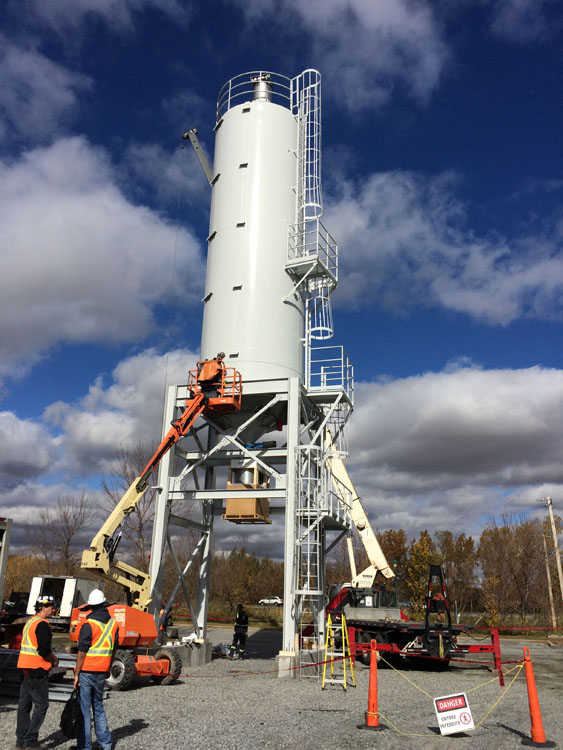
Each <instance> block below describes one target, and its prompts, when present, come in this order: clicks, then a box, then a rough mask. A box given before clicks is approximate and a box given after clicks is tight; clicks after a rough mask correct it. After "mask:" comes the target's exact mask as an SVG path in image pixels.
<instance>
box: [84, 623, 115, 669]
mask: <svg viewBox="0 0 563 750" xmlns="http://www.w3.org/2000/svg"><path fill="white" fill-rule="evenodd" d="M86 622H87V623H88V625H90V627H91V628H92V645H91V646H90V648H89V649H88V651H87V652H86V657H85V658H84V664H83V665H82V669H83V670H85V671H86V672H109V668H110V666H111V656H112V654H113V644H114V642H115V633H116V630H117V623H116V621H115V620H114V619H113V618H112V617H111V618H110V619H109V621H108V622H106V623H105V624H103V623H101V622H98V621H97V620H90V619H87V620H86ZM94 625H95V626H96V628H98V635H97V636H96V635H95V628H94Z"/></svg>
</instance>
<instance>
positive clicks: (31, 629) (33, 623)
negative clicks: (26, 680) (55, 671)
mask: <svg viewBox="0 0 563 750" xmlns="http://www.w3.org/2000/svg"><path fill="white" fill-rule="evenodd" d="M40 622H47V620H45V619H44V618H43V617H39V616H38V615H35V616H34V617H32V618H30V619H29V620H28V621H27V622H26V623H25V627H24V629H23V633H22V642H21V649H20V655H19V656H18V667H19V668H20V669H46V670H47V671H49V670H50V669H51V667H52V666H53V665H52V664H51V662H50V661H47V659H44V658H43V657H42V656H41V655H40V654H39V651H38V650H37V634H36V632H35V631H36V630H37V626H38V625H39V623H40ZM47 625H49V623H48V622H47ZM49 627H51V626H50V625H49Z"/></svg>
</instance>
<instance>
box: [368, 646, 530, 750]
mask: <svg viewBox="0 0 563 750" xmlns="http://www.w3.org/2000/svg"><path fill="white" fill-rule="evenodd" d="M381 660H382V661H383V662H385V664H387V666H389V667H391V669H393V670H395V672H397V673H398V674H400V675H401V677H402V678H403V679H404V680H406V681H407V682H408V683H410V684H411V685H412V686H413V687H414V688H416V689H417V690H419V691H420V692H421V693H423V694H424V695H426V696H427V697H428V698H430V700H431V701H432V702H434V696H432V695H430V693H427V692H426V690H424V689H423V688H421V687H420V686H419V685H417V684H416V683H415V682H414V681H413V680H411V679H410V678H409V677H407V676H406V675H405V674H404V673H403V672H401V670H400V669H397V668H396V667H394V666H393V664H390V663H389V662H388V661H387V660H386V659H385V658H384V657H383V655H381ZM504 663H507V662H504ZM511 663H514V662H511ZM523 667H524V662H523V661H522V660H520V661H519V662H518V663H516V666H514V667H512V669H509V670H508V672H505V674H506V675H509V674H510V673H511V672H514V671H516V674H515V675H514V677H513V678H512V680H511V681H510V683H509V684H508V685H507V686H506V687H505V688H504V690H503V691H502V693H501V695H500V697H499V698H498V699H497V700H496V701H495V702H494V703H493V705H492V706H491V707H490V709H489V710H488V711H487V712H486V714H485V715H484V716H483V717H482V718H481V719H480V721H478V722H477V723H476V724H475V729H477V727H479V726H481V724H482V723H483V722H484V721H485V719H486V718H487V717H488V716H490V715H491V713H492V712H493V711H494V710H495V708H496V707H497V706H498V705H499V703H500V702H501V701H502V700H503V698H504V696H505V695H506V693H507V692H508V691H509V690H510V688H511V687H512V686H513V685H514V682H515V681H516V679H517V678H518V677H519V675H520V673H521V672H522V669H523ZM496 680H497V677H493V678H492V679H490V680H487V681H486V682H483V683H482V684H481V685H476V686H475V687H473V688H470V689H469V690H466V691H465V692H466V693H471V692H473V691H475V690H479V689H480V688H483V687H485V686H486V685H489V684H490V683H491V682H496ZM376 715H377V716H379V717H380V718H381V719H383V720H384V721H385V722H387V724H389V726H390V727H391V728H392V729H394V730H395V732H397V734H400V735H402V736H403V737H435V736H436V735H434V734H432V735H430V734H428V733H427V734H417V733H411V732H403V731H401V730H400V729H399V728H398V727H397V726H395V724H393V722H392V721H391V720H390V719H389V718H388V717H387V716H384V715H383V714H382V713H381V712H380V711H378V712H377V714H376Z"/></svg>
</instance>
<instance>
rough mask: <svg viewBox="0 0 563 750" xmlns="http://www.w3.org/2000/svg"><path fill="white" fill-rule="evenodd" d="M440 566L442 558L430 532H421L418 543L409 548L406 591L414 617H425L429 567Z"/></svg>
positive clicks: (413, 542)
mask: <svg viewBox="0 0 563 750" xmlns="http://www.w3.org/2000/svg"><path fill="white" fill-rule="evenodd" d="M431 563H433V564H440V563H441V558H440V555H439V553H438V550H437V549H436V546H435V544H434V542H433V541H432V537H431V536H430V534H429V533H428V531H426V530H424V531H421V532H420V536H419V538H418V541H415V540H414V539H413V540H412V542H411V544H410V546H409V562H408V565H407V577H406V589H407V593H408V595H409V599H410V601H411V612H412V617H413V619H415V620H420V619H422V618H423V617H424V605H425V602H426V590H427V586H428V568H429V565H430V564H431Z"/></svg>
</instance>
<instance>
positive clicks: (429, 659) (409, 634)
mask: <svg viewBox="0 0 563 750" xmlns="http://www.w3.org/2000/svg"><path fill="white" fill-rule="evenodd" d="M444 591H445V589H444ZM395 605H396V596H395V592H393V591H386V590H385V589H384V588H378V587H373V588H368V589H360V588H351V587H348V586H343V587H342V588H340V590H339V591H338V592H336V593H335V594H334V595H333V597H332V599H331V601H330V603H329V604H328V605H327V614H330V615H331V617H332V618H333V619H334V618H338V617H341V616H342V615H344V616H345V619H346V627H347V630H348V638H349V642H350V652H351V654H352V656H353V657H354V658H357V659H359V660H360V661H362V662H363V663H365V664H368V663H369V659H370V654H369V652H370V650H371V642H372V641H376V644H377V651H380V652H385V653H386V658H387V660H388V661H389V663H390V664H391V665H392V666H400V665H401V664H404V663H405V660H410V661H411V662H413V663H415V662H416V663H419V664H420V665H421V666H424V667H426V668H432V669H436V670H440V669H446V668H447V667H448V665H449V664H450V661H451V660H452V659H455V660H467V657H468V655H469V654H491V655H492V658H493V665H494V669H495V670H496V671H497V672H498V674H499V680H500V684H501V685H504V676H503V674H502V664H501V652H500V640H499V634H498V630H497V629H491V631H490V632H491V642H490V643H483V642H481V643H463V642H460V640H459V639H460V637H462V636H463V635H467V636H469V635H470V634H471V631H472V630H473V629H474V628H473V626H472V625H463V624H457V623H452V622H451V616H450V613H449V607H448V606H447V597H446V598H445V599H434V600H432V599H431V598H430V597H428V601H427V604H426V618H425V622H424V623H422V622H415V621H412V620H409V619H407V618H405V616H404V615H403V613H402V611H401V609H400V608H398V607H397V606H395ZM432 613H435V614H436V617H437V618H440V617H442V618H443V621H437V622H431V619H430V615H431V614H432Z"/></svg>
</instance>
